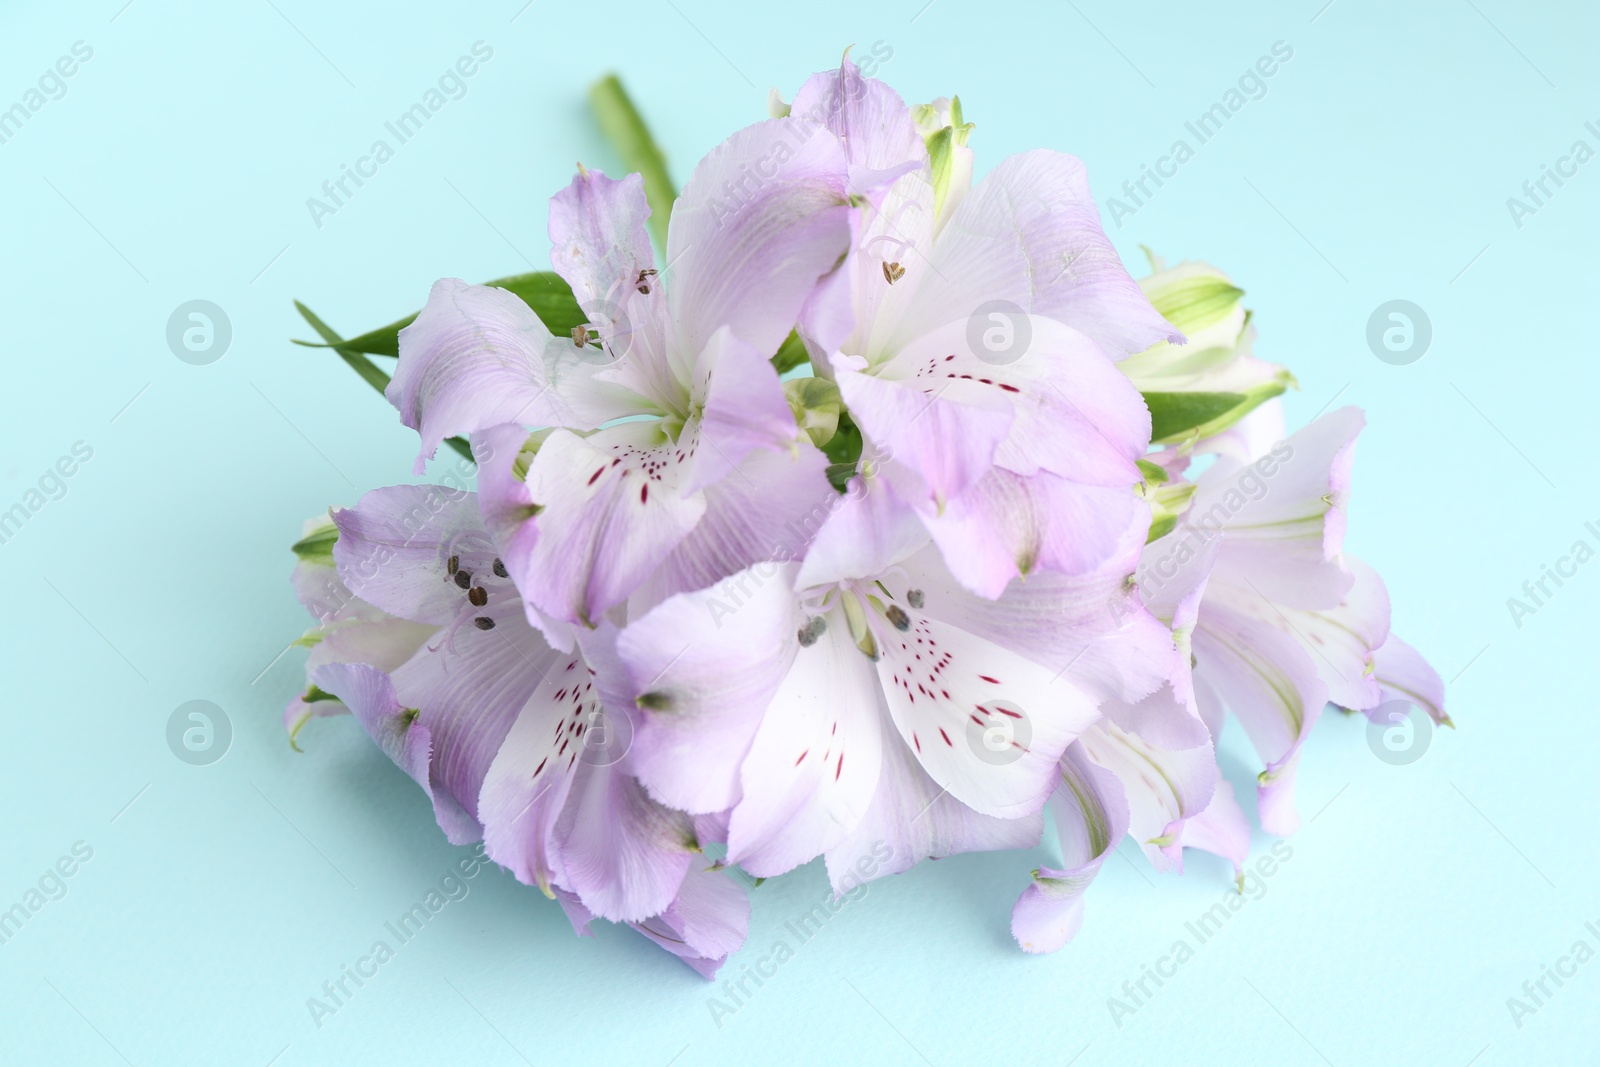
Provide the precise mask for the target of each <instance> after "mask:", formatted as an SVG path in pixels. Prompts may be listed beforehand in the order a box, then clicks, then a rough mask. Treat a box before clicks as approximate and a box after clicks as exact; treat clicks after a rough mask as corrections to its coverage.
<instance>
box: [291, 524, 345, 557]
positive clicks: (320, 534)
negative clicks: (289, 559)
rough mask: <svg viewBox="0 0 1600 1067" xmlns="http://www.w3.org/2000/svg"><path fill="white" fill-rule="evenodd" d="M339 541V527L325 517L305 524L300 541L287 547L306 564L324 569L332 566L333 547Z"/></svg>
mask: <svg viewBox="0 0 1600 1067" xmlns="http://www.w3.org/2000/svg"><path fill="white" fill-rule="evenodd" d="M338 540H339V527H337V526H335V525H334V524H333V520H332V519H330V518H328V517H327V516H326V515H324V516H322V517H321V518H317V519H311V520H309V521H307V522H306V525H305V529H304V530H303V531H302V532H301V535H300V540H298V541H296V542H295V543H294V544H293V545H291V546H289V547H290V550H291V551H293V552H294V554H295V555H296V556H297V557H298V558H300V559H302V560H304V561H305V562H307V563H317V564H321V565H322V566H325V567H331V566H333V546H334V545H335V544H336V543H337V542H338Z"/></svg>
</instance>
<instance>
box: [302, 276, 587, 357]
mask: <svg viewBox="0 0 1600 1067" xmlns="http://www.w3.org/2000/svg"><path fill="white" fill-rule="evenodd" d="M484 284H485V285H490V286H494V287H495V288H497V289H506V290H509V291H510V292H513V293H515V294H516V295H517V296H520V297H521V298H522V300H523V302H524V303H526V304H527V305H528V306H529V307H531V308H532V309H533V311H534V314H536V315H538V316H539V318H540V319H541V320H542V321H543V322H544V324H545V327H546V328H547V329H549V331H550V332H551V333H553V334H555V335H556V336H558V337H559V336H561V335H563V334H570V333H571V332H572V328H573V327H574V326H581V325H583V324H584V323H586V322H588V321H589V320H588V317H587V316H586V315H584V313H583V309H582V308H580V307H579V306H578V301H577V298H576V297H574V296H573V295H572V288H571V286H569V285H567V283H566V281H565V280H564V279H563V278H562V277H561V275H559V274H557V273H555V272H554V271H548V270H541V271H534V272H533V273H531V274H513V275H512V276H511V277H509V278H496V279H495V280H494V281H492V282H484ZM295 306H296V307H300V305H298V304H296V305H295ZM300 311H301V314H305V308H304V307H300ZM418 314H420V312H413V313H412V314H410V315H407V316H406V317H405V318H403V319H400V320H398V321H396V322H391V323H390V324H389V325H387V326H380V327H379V328H378V329H376V330H369V331H368V332H366V333H364V334H362V335H361V336H359V337H352V338H350V339H349V340H341V341H339V342H338V344H339V346H340V347H343V348H346V349H349V350H350V351H352V352H365V353H367V354H368V355H373V356H398V355H399V354H400V331H401V330H403V329H405V328H406V327H407V326H410V325H411V323H412V322H413V321H415V320H416V317H417V315H418ZM312 326H313V327H314V328H315V327H316V323H312ZM317 332H318V333H322V334H323V339H324V341H326V340H327V337H328V335H327V334H326V333H323V331H322V330H321V329H318V330H317ZM294 343H295V344H297V345H304V346H305V347H307V348H332V347H334V344H333V342H328V343H326V344H317V343H316V342H315V341H296V342H294Z"/></svg>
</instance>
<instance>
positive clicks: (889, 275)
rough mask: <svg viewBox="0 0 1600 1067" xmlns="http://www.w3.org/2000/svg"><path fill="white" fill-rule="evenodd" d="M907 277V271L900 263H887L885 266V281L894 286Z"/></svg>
mask: <svg viewBox="0 0 1600 1067" xmlns="http://www.w3.org/2000/svg"><path fill="white" fill-rule="evenodd" d="M905 276H906V269H905V268H904V267H902V266H901V265H900V264H899V263H885V264H884V265H883V280H884V281H886V282H888V283H889V284H890V285H893V284H894V283H895V282H897V281H899V280H900V279H901V278H904V277H905Z"/></svg>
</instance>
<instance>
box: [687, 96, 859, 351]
mask: <svg viewBox="0 0 1600 1067" xmlns="http://www.w3.org/2000/svg"><path fill="white" fill-rule="evenodd" d="M845 167H846V164H845V159H844V155H843V153H842V152H841V150H840V148H839V143H838V141H837V140H836V139H835V138H833V137H831V136H828V135H827V134H826V133H823V132H821V131H820V129H819V128H818V127H816V126H814V125H811V124H810V123H805V122H801V121H799V120H795V119H772V120H769V121H767V122H762V123H757V124H756V125H754V126H747V127H746V128H744V129H742V130H740V131H739V132H737V133H735V134H734V135H733V136H732V137H730V138H728V139H727V140H726V141H724V142H722V143H721V144H720V145H718V146H717V147H716V148H713V149H712V150H711V152H710V153H709V154H707V155H706V157H705V158H704V159H702V160H701V161H700V163H699V165H698V166H696V167H695V171H694V174H693V175H692V176H691V177H690V179H689V181H688V182H687V183H686V184H685V185H684V187H683V193H682V195H681V196H680V197H679V199H678V204H677V207H676V208H675V209H674V210H673V213H672V222H671V225H670V227H669V230H668V234H667V264H668V266H667V268H666V271H665V273H667V274H668V275H669V277H668V278H667V300H668V306H669V308H670V311H671V319H672V328H673V330H674V336H675V338H676V344H675V347H676V350H677V351H678V352H679V353H681V354H688V355H689V356H690V357H693V356H697V355H698V354H699V353H700V352H702V351H703V350H704V349H705V348H706V346H707V345H708V344H709V343H710V341H711V337H712V335H713V334H715V333H716V331H717V330H719V329H721V328H722V327H724V326H727V327H730V328H731V329H732V330H733V333H734V335H735V336H737V337H739V338H740V339H741V340H743V341H744V342H745V343H747V344H749V345H751V346H753V347H754V348H755V349H756V350H757V351H758V352H761V353H763V354H770V353H773V352H776V351H777V350H778V346H779V345H780V344H782V343H783V340H784V338H785V337H787V336H788V335H789V331H790V330H792V329H793V328H794V325H795V321H796V319H797V317H798V315H799V312H800V307H801V305H802V304H803V303H804V302H805V301H806V299H807V298H808V297H809V296H810V295H811V292H812V289H813V288H814V287H815V286H816V283H817V279H819V278H821V277H822V276H823V275H825V274H827V273H828V272H829V271H831V270H833V269H834V267H835V266H836V265H837V264H838V262H839V260H840V259H841V258H842V257H843V256H844V254H845V250H846V248H847V247H848V243H849V240H850V213H851V211H852V209H851V207H850V205H849V198H848V194H847V193H846V189H845V177H846V175H845Z"/></svg>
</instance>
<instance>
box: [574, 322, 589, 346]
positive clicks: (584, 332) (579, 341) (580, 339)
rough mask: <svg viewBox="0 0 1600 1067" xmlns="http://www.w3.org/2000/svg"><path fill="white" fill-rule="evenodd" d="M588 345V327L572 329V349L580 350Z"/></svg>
mask: <svg viewBox="0 0 1600 1067" xmlns="http://www.w3.org/2000/svg"><path fill="white" fill-rule="evenodd" d="M588 343H589V327H587V326H574V327H573V328H572V347H573V348H582V347H583V346H584V345H586V344H588Z"/></svg>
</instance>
